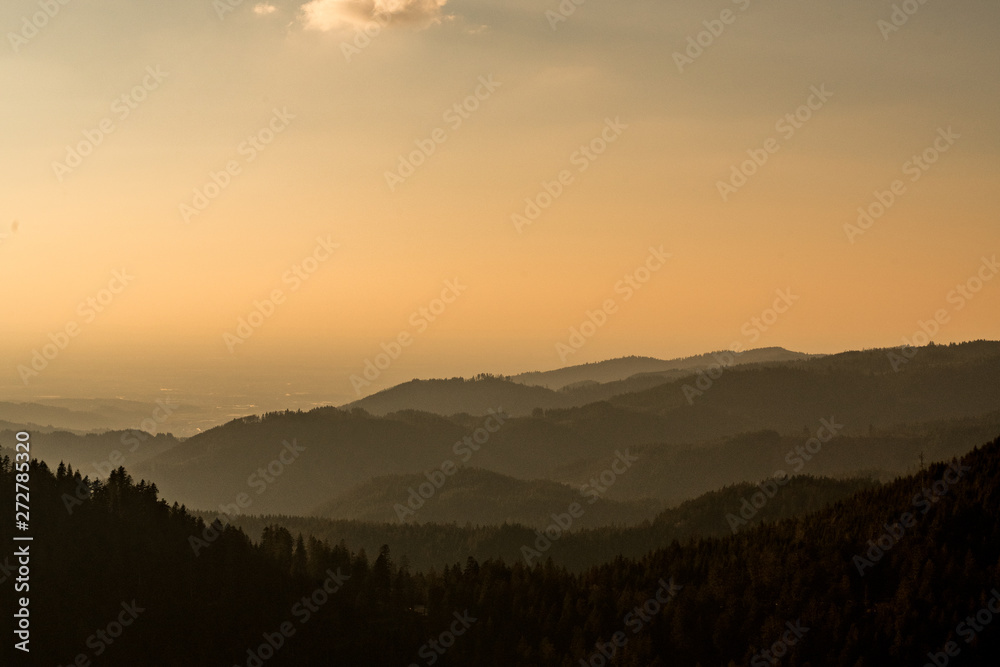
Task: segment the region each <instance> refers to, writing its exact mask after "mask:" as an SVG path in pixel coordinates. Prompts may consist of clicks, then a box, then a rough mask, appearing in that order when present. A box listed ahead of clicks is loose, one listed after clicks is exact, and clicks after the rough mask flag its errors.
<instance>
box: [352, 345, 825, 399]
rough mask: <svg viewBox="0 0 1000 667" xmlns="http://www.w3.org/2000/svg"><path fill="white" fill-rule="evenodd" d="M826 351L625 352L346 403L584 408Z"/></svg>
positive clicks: (428, 383) (401, 388)
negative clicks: (718, 369) (723, 370)
mask: <svg viewBox="0 0 1000 667" xmlns="http://www.w3.org/2000/svg"><path fill="white" fill-rule="evenodd" d="M821 356H822V355H808V354H803V353H801V352H790V351H789V350H785V349H784V348H780V347H771V348H761V349H757V350H747V351H746V352H743V353H741V354H739V355H732V354H728V355H727V354H725V353H708V354H702V355H698V356H695V357H685V358H683V359H672V360H667V361H664V360H660V359H653V358H650V357H623V358H621V359H610V360H608V361H601V362H597V363H593V364H583V365H580V366H570V367H568V368H562V369H558V370H554V371H545V372H533V373H523V374H521V375H515V376H512V377H502V376H493V375H489V374H482V375H480V376H477V377H476V378H473V379H471V380H467V379H464V378H451V379H438V380H412V381H410V382H405V383H403V384H400V385H396V386H395V387H390V388H388V389H385V390H383V391H380V392H378V393H375V394H372V395H371V396H366V397H365V398H363V399H361V400H358V401H354V402H353V403H349V404H347V405H345V406H343V407H344V408H345V409H352V408H362V409H364V410H366V411H367V412H370V413H371V414H375V415H385V414H389V413H392V412H397V411H400V410H420V411H423V412H434V413H436V414H440V415H452V414H458V413H468V414H473V415H482V414H486V413H487V411H488V410H489V409H491V408H492V409H496V408H497V406H503V408H504V410H505V411H506V412H507V413H508V414H510V415H514V416H524V415H529V414H531V413H532V412H533V411H534V410H537V409H551V408H571V407H578V406H581V405H586V404H588V403H594V402H596V401H603V400H606V399H609V398H611V397H613V396H617V395H619V394H624V393H629V392H637V391H643V390H645V389H650V388H652V387H656V386H659V385H662V384H664V383H666V382H668V381H670V380H677V379H680V378H684V377H687V376H690V375H691V374H692V373H695V372H697V371H703V370H706V369H708V368H710V367H713V366H720V365H721V366H725V367H730V366H740V365H746V364H758V363H783V362H788V361H802V360H806V359H814V358H819V357H821Z"/></svg>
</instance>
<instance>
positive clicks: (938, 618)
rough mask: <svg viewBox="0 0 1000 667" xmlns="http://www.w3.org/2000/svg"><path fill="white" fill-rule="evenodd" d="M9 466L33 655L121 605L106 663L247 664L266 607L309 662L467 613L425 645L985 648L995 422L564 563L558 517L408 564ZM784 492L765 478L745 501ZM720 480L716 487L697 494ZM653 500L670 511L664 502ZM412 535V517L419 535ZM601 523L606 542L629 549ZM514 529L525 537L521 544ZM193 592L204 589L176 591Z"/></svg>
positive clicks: (364, 659)
mask: <svg viewBox="0 0 1000 667" xmlns="http://www.w3.org/2000/svg"><path fill="white" fill-rule="evenodd" d="M30 472H31V479H32V484H33V486H32V492H33V493H32V501H33V505H32V508H33V509H35V510H36V511H38V514H39V516H42V517H47V519H46V520H45V521H42V522H37V523H36V525H35V526H34V530H33V533H34V538H35V544H36V545H45V548H35V549H33V550H32V553H33V556H32V561H31V564H32V571H33V572H37V573H38V574H39V575H40V576H43V577H44V581H46V582H47V583H48V585H46V586H40V587H38V588H37V590H35V588H34V587H33V589H32V597H31V605H32V606H31V611H32V619H33V624H32V628H33V630H34V631H35V632H36V633H37V635H35V636H43V637H45V638H46V640H45V641H44V642H38V643H37V644H36V643H33V644H32V653H33V655H32V658H33V659H35V660H38V661H40V662H44V663H45V664H59V663H65V662H66V661H67V656H69V658H72V657H73V656H74V655H76V654H77V653H78V652H79V651H80V646H81V645H82V642H85V641H86V638H87V636H88V635H92V634H93V633H94V629H95V628H103V627H106V624H107V622H108V619H109V618H115V617H116V615H117V614H119V613H121V611H122V609H123V605H125V607H124V609H126V611H127V610H128V609H131V610H132V613H133V614H134V615H135V616H136V617H137V618H138V619H139V620H138V621H137V622H139V623H143V624H144V625H143V627H144V631H143V632H141V633H139V632H131V633H125V634H124V635H122V636H121V637H120V641H116V642H115V643H114V646H113V647H112V648H113V650H110V651H108V652H107V655H106V656H105V659H104V660H102V662H103V663H107V664H109V665H135V664H146V663H147V662H148V658H149V651H150V648H149V647H150V646H155V647H157V653H156V657H157V659H158V660H159V661H161V662H162V664H186V665H202V664H237V663H244V664H246V663H247V662H250V660H247V657H248V655H250V656H251V657H252V655H253V652H254V650H255V649H256V647H257V646H258V645H261V643H262V642H266V637H267V636H268V633H272V634H273V633H274V632H275V629H276V628H279V627H280V626H281V624H282V623H283V622H286V621H288V622H290V623H291V626H290V627H291V628H293V629H294V630H295V631H296V632H295V635H294V641H283V642H282V645H281V648H282V650H281V651H276V650H271V651H270V652H269V653H268V655H269V656H272V658H269V664H271V665H302V664H322V663H323V662H324V661H328V660H329V658H330V656H331V655H336V656H337V658H338V660H340V661H342V662H344V663H346V664H372V665H390V664H407V661H411V662H412V660H413V656H414V655H415V654H416V653H417V651H418V650H419V647H420V646H421V645H426V642H427V638H428V637H438V636H439V635H440V633H441V628H446V627H449V623H453V622H454V621H455V619H456V618H458V619H459V621H461V620H462V619H463V618H464V619H466V620H467V623H466V624H465V625H464V626H462V628H463V635H464V636H462V637H461V640H462V641H460V642H458V641H456V642H454V649H453V650H452V651H449V652H448V653H447V655H446V657H445V658H444V659H443V660H442V661H441V664H443V665H471V664H475V665H485V664H505V665H518V666H522V665H523V666H525V667H527V666H529V665H531V666H536V667H562V666H563V665H567V664H568V665H572V664H574V663H579V662H580V661H583V662H584V664H586V663H587V661H588V659H589V656H591V655H593V654H595V651H599V650H600V647H601V646H605V647H607V646H608V642H609V641H611V638H612V637H613V636H614V634H615V633H616V632H619V631H622V629H623V628H625V629H626V630H627V631H628V632H629V633H630V634H629V635H627V636H628V639H629V641H627V642H624V643H621V644H620V645H619V646H618V649H617V650H616V654H617V658H618V660H619V662H622V663H623V664H640V665H650V664H652V665H658V666H660V665H667V664H684V665H697V664H701V665H716V664H718V665H730V664H733V665H753V664H754V662H758V663H760V662H761V661H764V662H765V664H773V663H768V662H767V661H766V660H764V658H763V657H762V655H763V651H765V650H769V651H773V647H774V646H775V645H776V644H777V642H778V641H780V640H781V639H782V637H784V638H791V637H792V636H793V635H792V634H788V633H789V632H792V633H793V634H794V637H795V638H796V641H795V642H794V643H793V642H791V641H790V639H789V641H785V642H784V644H783V645H782V646H781V647H780V648H781V652H782V655H783V659H782V663H783V664H784V663H786V662H787V664H796V665H807V664H809V665H821V664H822V665H836V666H838V667H839V666H844V667H874V666H875V665H896V664H924V663H925V662H926V661H927V660H928V656H932V658H931V661H932V662H933V663H934V664H937V663H939V662H942V661H945V662H948V663H949V664H950V662H951V661H950V660H948V658H949V657H952V658H954V657H956V656H960V657H961V664H968V665H976V666H979V665H983V666H985V665H991V664H995V661H996V659H997V657H998V656H1000V634H998V633H997V632H996V631H995V628H994V627H993V626H992V623H994V622H995V621H996V617H995V613H993V612H991V611H990V609H991V608H992V609H995V608H996V600H997V599H998V597H1000V594H998V593H997V590H996V589H997V582H998V581H1000V440H994V441H992V442H990V443H988V444H987V445H985V446H982V447H979V448H977V449H975V450H973V451H972V452H969V453H967V454H966V455H964V456H962V457H961V458H959V459H955V460H953V461H946V462H941V463H935V464H933V465H929V466H928V467H927V468H926V469H924V470H921V471H920V472H918V473H917V474H914V475H909V476H906V477H903V478H900V479H898V480H896V481H894V482H892V483H890V484H886V485H881V486H876V487H871V488H864V489H861V490H859V491H858V492H856V493H854V494H853V495H851V496H850V497H846V498H842V499H840V500H838V501H835V502H834V503H833V504H832V505H828V506H826V507H825V508H822V509H819V510H818V511H816V512H813V513H810V514H806V515H804V516H792V517H788V518H784V519H782V520H779V521H777V522H770V521H768V522H765V523H763V524H762V525H756V526H747V527H746V528H744V529H742V530H740V531H738V532H737V534H735V535H732V534H730V535H727V536H722V537H709V538H695V539H689V540H685V541H684V542H683V543H681V542H680V541H677V540H671V541H670V542H669V543H661V544H659V545H658V546H656V548H654V549H653V550H651V551H649V552H648V553H646V554H644V555H641V556H638V557H620V558H615V559H614V560H608V559H606V558H604V560H603V562H602V564H600V565H597V566H594V567H584V568H582V569H581V570H580V571H578V572H572V571H569V570H568V569H566V568H565V567H562V566H560V565H558V564H557V563H555V562H550V561H548V559H547V558H546V557H547V556H548V555H549V554H555V553H557V550H558V549H560V548H563V547H564V545H565V548H566V549H567V550H573V551H575V552H585V551H586V550H587V546H586V544H583V543H580V542H576V543H574V542H572V540H573V539H574V537H575V536H574V534H573V533H569V534H566V535H563V536H560V537H555V538H553V540H554V541H553V540H550V542H551V544H550V545H549V546H544V545H541V544H539V543H536V542H534V541H532V542H530V543H528V544H527V545H522V546H521V548H520V549H519V551H520V553H521V555H520V557H519V558H512V559H510V560H507V559H502V560H500V559H493V558H490V559H486V560H482V561H480V560H477V559H476V558H471V557H470V558H466V559H465V560H464V561H462V562H459V563H455V564H453V565H451V566H448V567H445V568H444V569H442V570H440V571H434V570H431V571H414V570H413V569H412V566H411V565H410V564H409V558H408V557H407V556H406V555H405V554H399V553H398V552H394V551H393V550H392V548H391V547H389V546H388V545H383V546H380V547H379V549H378V552H377V556H376V554H375V553H374V552H373V553H372V555H371V556H369V555H367V554H366V552H365V551H364V550H360V549H358V548H357V547H356V546H354V545H349V544H347V543H346V542H339V543H337V544H336V545H333V544H331V543H330V542H323V541H322V540H317V539H314V538H308V539H306V538H304V537H302V536H298V537H297V536H296V535H294V534H292V533H291V532H290V531H289V530H288V529H287V528H284V527H282V526H279V525H271V526H266V527H264V528H263V529H262V530H261V533H260V538H259V539H258V540H257V541H255V542H254V541H251V540H250V539H249V538H248V537H247V536H246V534H244V533H243V532H242V531H239V530H237V529H235V528H233V527H231V526H230V527H225V526H220V527H219V528H218V529H217V530H214V532H209V531H208V527H207V526H206V524H205V522H204V521H202V520H199V519H197V518H195V517H192V516H191V515H190V514H189V513H188V512H186V511H185V510H184V509H182V508H180V507H178V506H173V507H170V506H168V505H167V504H166V503H164V502H162V501H160V500H159V499H158V490H157V487H156V485H154V484H150V483H149V482H146V481H143V482H139V483H136V482H135V481H134V479H133V478H131V477H130V476H129V475H128V474H127V472H126V471H125V470H124V469H118V470H116V471H114V472H113V473H112V475H111V476H110V478H109V479H108V480H107V482H102V483H96V484H91V485H89V489H88V492H87V493H83V494H80V493H79V488H80V485H81V482H82V480H81V478H80V477H79V476H77V475H73V474H71V473H69V471H67V470H65V469H63V468H60V469H59V470H57V471H56V472H53V471H51V470H49V469H48V468H47V467H45V466H44V465H39V464H35V465H33V466H32V468H31V471H30ZM14 479H15V475H14V470H13V465H12V462H11V461H10V460H9V459H3V460H0V489H2V490H3V493H4V494H6V495H8V496H10V495H11V494H13V491H14ZM749 490H750V489H744V492H746V491H749ZM792 492H793V489H792V487H788V488H785V489H783V490H782V491H780V492H778V493H777V494H775V495H774V497H773V498H772V499H771V501H770V502H769V503H768V504H765V505H764V507H763V508H762V511H767V509H768V508H769V507H771V506H772V505H771V503H775V504H774V505H773V506H774V507H778V503H781V502H782V501H783V498H784V497H785V496H783V495H782V494H784V493H792ZM73 495H76V496H82V498H81V500H80V501H79V504H77V505H75V507H74V511H73V512H72V513H68V512H66V511H65V507H64V500H63V499H64V498H65V497H66V496H73ZM723 497H725V495H724V494H723V496H720V499H722V498H723ZM735 500H736V498H735V497H725V500H724V502H723V503H721V505H719V506H718V507H717V508H715V509H713V510H711V511H710V512H709V514H715V513H717V512H719V511H720V510H724V508H725V507H726V506H728V505H729V504H730V503H732V502H733V501H735ZM698 516H699V512H698V511H693V512H692V516H691V518H689V519H688V520H689V521H695V520H697V517H698ZM673 519H676V520H675V521H674V523H675V524H676V523H681V527H683V523H684V520H685V518H684V517H683V516H675V517H673ZM317 521H318V520H317ZM670 521H671V520H670V519H668V520H665V521H662V522H660V524H654V526H653V528H654V529H655V528H657V527H658V526H660V527H662V526H663V525H664V524H669V523H670ZM401 528H405V529H407V530H411V531H414V532H416V533H420V532H421V531H427V530H428V527H427V526H415V525H414V526H402V527H401ZM430 528H432V529H437V528H439V527H433V526H432V527H430ZM507 529H512V528H511V527H507ZM513 529H516V527H513ZM13 530H14V526H13V516H12V514H11V513H2V514H0V533H2V534H4V535H9V534H11V533H12V532H13ZM624 530H631V529H624ZM609 534H610V533H609ZM532 535H533V536H534V537H535V539H538V537H537V534H536V533H533V534H532ZM582 535H583V533H581V536H582ZM432 537H433V533H427V532H424V533H423V534H422V536H421V541H422V543H423V544H424V545H429V544H431V539H432ZM602 539H603V540H604V541H608V540H607V538H602ZM613 539H614V538H613ZM198 540H200V542H199V541H198ZM617 542H618V545H620V546H618V545H616V546H618V548H617V551H619V552H627V551H629V550H630V548H631V547H630V546H629V545H628V542H627V540H625V539H624V538H622V537H619V538H618V539H617ZM192 545H194V546H192ZM528 545H531V546H530V547H529V548H535V547H537V549H536V550H540V551H541V552H540V553H539V555H538V556H537V557H536V556H533V555H532V556H531V559H533V562H532V564H531V565H528V564H527V561H528V560H531V559H529V558H528V556H525V551H524V549H525V547H526V546H528ZM594 557H597V558H601V557H602V556H600V555H599V554H596V553H595V555H594ZM553 561H554V559H553ZM125 564H127V567H125ZM81 572H86V573H87V576H79V573H81ZM320 589H323V590H325V591H329V592H328V593H325V594H324V596H322V597H321V598H320V597H317V598H315V599H322V600H323V602H322V604H318V603H314V604H313V607H312V609H311V611H310V614H309V615H308V616H306V615H305V614H304V613H303V614H301V615H300V614H298V613H297V612H296V611H295V610H296V609H304V608H305V606H304V604H303V603H301V601H302V600H303V599H310V596H312V595H317V594H316V593H315V591H317V590H320ZM205 596H210V599H211V601H212V602H211V604H210V605H206V604H197V603H196V602H195V601H197V600H202V599H204V597H205ZM66 599H78V600H87V604H85V605H67V604H65V600H66ZM651 600H652V601H653V602H655V604H653V602H650V601H651ZM296 604H300V605H301V606H300V607H296ZM647 604H648V605H649V607H648V609H645V610H644V607H645V605H647ZM128 605H131V607H129V606H128ZM11 606H12V605H9V604H7V603H5V605H4V616H5V617H6V618H8V619H9V618H10V613H11V609H10V607H11ZM463 613H464V614H465V615H464V616H463V615H462V614H463ZM302 617H305V620H303V618H302ZM640 618H641V619H642V620H641V622H640V621H639V619H640ZM452 627H456V628H457V627H459V626H452ZM465 631H467V632H465ZM177 637H183V638H184V641H176V638H177ZM262 638H263V639H262ZM512 638H518V640H517V641H513V640H512ZM116 639H117V638H116ZM287 639H288V637H287V636H286V640H287ZM36 641H37V640H36ZM11 644H12V642H7V643H5V644H4V646H3V648H2V649H0V651H2V655H3V660H4V662H5V664H6V663H7V662H12V658H11V656H10V653H12V652H13V648H12V646H11ZM248 647H249V649H248ZM945 651H947V653H946V652H945ZM768 655H772V656H773V652H772V653H769V654H768ZM942 656H943V657H942ZM256 659H257V660H260V658H256Z"/></svg>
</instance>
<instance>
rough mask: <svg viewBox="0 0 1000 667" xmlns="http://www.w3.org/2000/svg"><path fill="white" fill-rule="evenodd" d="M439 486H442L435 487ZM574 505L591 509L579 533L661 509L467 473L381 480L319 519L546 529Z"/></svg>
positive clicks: (340, 499) (333, 504)
mask: <svg viewBox="0 0 1000 667" xmlns="http://www.w3.org/2000/svg"><path fill="white" fill-rule="evenodd" d="M435 482H438V483H441V486H440V487H436V486H434V483H435ZM422 494H423V495H422ZM424 496H427V497H426V498H425V497H424ZM591 500H593V502H591ZM572 503H580V504H581V505H585V506H586V513H585V514H584V516H582V517H580V521H579V522H577V527H584V526H588V525H612V524H623V525H624V524H634V523H639V522H640V521H642V520H644V519H652V518H653V517H654V516H655V515H656V513H657V512H658V511H659V509H660V508H661V503H660V502H659V501H656V500H654V499H641V500H633V501H628V502H617V501H612V500H607V499H604V498H601V497H599V496H597V497H595V496H594V495H590V496H585V495H582V494H581V492H580V490H579V489H576V488H572V487H570V486H568V485H566V484H560V483H558V482H552V481H548V480H532V481H525V480H519V479H515V478H513V477H508V476H506V475H500V474H498V473H495V472H490V471H488V470H480V469H478V468H462V469H458V470H457V471H456V472H455V473H454V474H453V475H451V476H442V475H436V476H434V475H432V476H430V477H428V476H427V475H422V474H412V475H388V476H384V477H377V478H375V479H373V480H371V481H368V482H365V483H364V484H362V485H360V486H358V487H355V488H353V489H351V490H350V491H348V492H347V493H344V494H342V495H340V496H337V497H336V498H334V499H333V500H331V501H330V502H328V503H325V504H323V505H322V506H320V507H319V508H318V509H317V510H316V512H315V515H316V516H319V517H325V518H328V519H353V520H357V521H368V522H375V523H391V522H394V521H400V522H404V521H405V522H414V523H457V524H459V525H465V524H471V525H473V526H485V525H491V524H493V525H496V524H502V523H511V524H513V523H519V524H523V525H525V526H534V527H541V528H544V527H545V526H546V525H547V524H548V522H549V521H551V518H550V517H551V514H552V512H553V508H566V507H568V506H570V505H571V504H572Z"/></svg>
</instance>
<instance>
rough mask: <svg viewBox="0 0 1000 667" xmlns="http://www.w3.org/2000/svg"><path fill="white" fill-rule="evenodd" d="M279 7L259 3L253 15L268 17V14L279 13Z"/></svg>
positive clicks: (254, 8)
mask: <svg viewBox="0 0 1000 667" xmlns="http://www.w3.org/2000/svg"><path fill="white" fill-rule="evenodd" d="M277 9H278V8H277V7H275V6H274V5H269V4H267V3H265V2H261V3H258V4H256V5H254V7H253V13H254V14H257V15H259V16H267V15H268V14H273V13H274V12H275V11H277Z"/></svg>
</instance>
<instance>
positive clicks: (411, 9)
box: [302, 0, 448, 31]
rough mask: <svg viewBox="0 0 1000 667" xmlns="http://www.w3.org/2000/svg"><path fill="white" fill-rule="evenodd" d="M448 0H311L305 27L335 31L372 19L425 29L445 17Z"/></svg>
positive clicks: (305, 12)
mask: <svg viewBox="0 0 1000 667" xmlns="http://www.w3.org/2000/svg"><path fill="white" fill-rule="evenodd" d="M447 2H448V0H311V2H307V3H306V4H304V5H302V20H303V22H304V23H305V26H306V28H310V29H313V30H322V31H327V30H335V29H337V28H342V27H362V26H365V25H368V24H369V23H371V22H372V21H376V20H377V21H379V22H380V23H384V24H388V25H409V26H415V27H418V28H426V27H427V26H429V25H431V24H432V23H440V22H441V19H442V18H444V17H443V16H442V13H441V8H442V7H444V5H445V3H447Z"/></svg>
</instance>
